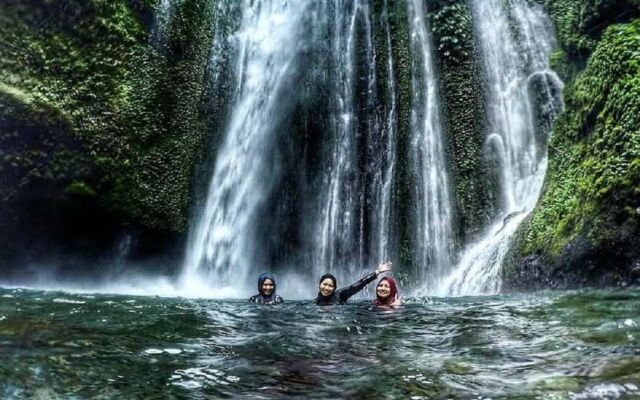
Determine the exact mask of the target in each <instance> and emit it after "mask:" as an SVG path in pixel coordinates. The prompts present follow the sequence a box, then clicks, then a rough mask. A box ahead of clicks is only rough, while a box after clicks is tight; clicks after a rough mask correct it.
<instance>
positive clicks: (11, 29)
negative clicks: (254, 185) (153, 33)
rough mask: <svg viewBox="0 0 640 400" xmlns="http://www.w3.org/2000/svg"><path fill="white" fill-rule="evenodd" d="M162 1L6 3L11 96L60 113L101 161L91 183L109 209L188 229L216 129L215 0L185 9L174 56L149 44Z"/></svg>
mask: <svg viewBox="0 0 640 400" xmlns="http://www.w3.org/2000/svg"><path fill="white" fill-rule="evenodd" d="M157 3H158V2H157V1H151V0H148V1H142V0H135V1H133V0H132V1H123V0H120V1H103V0H92V1H79V0H64V1H60V2H54V3H51V2H48V1H44V0H42V1H36V2H29V3H28V4H21V3H19V2H10V3H8V4H6V3H3V4H2V5H1V6H0V25H2V27H3V29H2V31H0V77H2V78H0V92H4V93H7V94H11V95H12V96H14V97H19V98H20V99H21V101H22V103H23V104H25V105H30V104H31V105H32V104H36V103H38V104H46V105H48V106H49V107H51V108H53V109H56V110H57V111H58V112H59V114H60V115H61V118H62V119H63V120H64V121H65V123H66V128H67V129H68V131H69V133H70V135H71V136H72V137H73V139H74V140H77V141H79V142H80V146H81V147H82V148H83V150H81V151H82V152H83V154H84V155H85V156H86V157H87V158H88V159H89V160H90V162H91V164H92V165H91V167H90V168H86V169H85V172H86V173H87V175H86V176H85V177H84V178H83V180H87V181H91V182H93V184H92V187H93V189H92V190H94V191H95V194H96V196H97V197H98V199H99V202H100V204H101V205H102V207H103V208H104V209H105V210H108V211H110V212H113V213H115V215H118V216H119V217H120V218H121V219H122V221H123V222H130V223H135V224H140V225H144V226H147V227H151V228H154V229H161V230H169V231H181V230H184V229H185V228H186V221H187V209H188V207H189V204H190V193H191V179H192V171H193V167H194V165H195V163H196V162H197V160H198V158H199V156H200V151H201V145H202V142H203V140H204V138H205V134H206V132H207V130H206V123H205V121H204V118H203V117H202V115H201V107H202V99H203V97H204V92H205V86H204V85H205V82H204V69H205V60H206V58H207V55H208V51H209V47H208V45H209V43H210V41H211V34H212V26H211V23H210V21H211V13H212V3H211V2H209V1H197V0H185V1H183V2H180V3H179V4H177V5H176V7H175V15H173V18H172V21H171V25H170V27H171V29H170V31H169V37H170V40H169V43H168V45H167V49H168V53H167V54H164V53H163V52H162V51H161V49H155V48H153V47H152V46H151V45H150V41H149V37H150V29H151V27H152V25H153V23H152V22H153V13H154V7H155V6H156V5H157ZM29 107H31V106H29ZM40 128H42V129H46V122H43V123H42V124H40ZM2 129H3V128H0V130H2ZM0 133H1V132H0ZM25 135H27V136H28V135H29V133H28V132H26V133H25ZM25 140H26V141H29V140H30V139H28V138H25ZM34 160H35V161H34V162H35V163H36V164H37V163H38V162H37V159H34ZM47 165H48V164H47ZM47 168H49V166H48V167H47ZM47 173H49V174H50V173H52V172H42V173H41V175H42V174H47ZM29 176H30V175H29V174H27V175H25V176H24V179H27V180H28V179H29ZM66 185H68V183H66V184H65V186H63V187H61V188H60V189H61V190H63V189H64V188H65V187H66Z"/></svg>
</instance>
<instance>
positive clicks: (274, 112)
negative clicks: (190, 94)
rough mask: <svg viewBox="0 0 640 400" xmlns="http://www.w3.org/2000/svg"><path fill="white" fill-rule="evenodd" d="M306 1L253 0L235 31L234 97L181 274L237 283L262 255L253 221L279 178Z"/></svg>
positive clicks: (220, 283) (247, 3)
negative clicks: (280, 140)
mask: <svg viewBox="0 0 640 400" xmlns="http://www.w3.org/2000/svg"><path fill="white" fill-rule="evenodd" d="M310 4H311V2H310V1H300V0H296V1H283V0H281V1H275V0H274V1H262V2H257V1H251V0H246V1H245V2H244V4H243V6H242V17H241V22H240V26H239V31H238V32H237V33H236V35H235V38H234V40H235V52H236V60H235V67H234V68H235V77H236V90H235V92H236V99H235V104H233V105H232V106H231V107H232V112H231V116H230V119H229V123H228V127H227V129H226V132H225V134H224V139H223V144H222V145H221V147H220V149H219V150H218V153H217V158H216V162H215V167H214V171H213V176H212V178H211V182H210V184H209V192H208V195H207V202H206V205H205V207H204V210H203V212H202V215H201V216H200V218H198V220H197V221H198V222H197V226H196V227H195V229H194V231H193V232H192V234H191V237H190V239H189V246H188V248H187V257H186V261H185V266H184V269H183V271H184V273H183V277H182V278H183V280H185V281H190V280H199V279H202V278H203V277H204V278H206V279H208V280H214V281H215V282H216V285H218V286H233V287H236V288H237V287H239V286H242V284H243V283H244V282H246V281H247V276H248V274H249V272H250V271H251V266H252V264H253V263H254V262H255V259H256V258H257V257H259V252H260V238H258V237H257V234H256V226H257V224H258V221H259V219H260V212H261V210H262V208H263V207H264V206H265V204H264V203H265V200H266V199H267V198H268V196H269V195H270V193H271V191H272V190H273V188H274V186H275V184H276V183H277V182H278V181H279V179H280V176H281V175H282V171H281V169H280V167H279V165H278V162H277V157H276V156H274V153H275V152H276V150H275V149H274V144H275V143H276V141H277V137H278V136H277V135H279V134H280V132H279V129H278V128H279V125H280V123H281V121H282V120H283V118H285V117H286V115H287V114H288V113H290V112H291V108H292V107H291V106H292V104H291V103H292V101H288V99H289V100H290V97H291V96H290V95H288V94H287V92H288V91H290V90H293V88H292V87H291V85H292V84H293V83H294V82H295V79H294V77H295V74H296V72H297V69H298V66H297V61H298V56H299V54H300V51H301V49H302V47H303V44H304V40H303V38H302V32H303V27H304V25H305V21H306V19H305V16H306V14H307V12H308V9H309V6H310Z"/></svg>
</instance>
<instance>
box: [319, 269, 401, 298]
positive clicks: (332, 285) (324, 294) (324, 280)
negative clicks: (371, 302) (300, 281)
mask: <svg viewBox="0 0 640 400" xmlns="http://www.w3.org/2000/svg"><path fill="white" fill-rule="evenodd" d="M391 268H393V264H392V263H391V262H390V261H387V262H385V263H381V264H380V265H379V266H378V268H377V269H376V270H375V271H374V272H372V273H370V274H369V275H367V276H365V277H364V278H362V279H360V280H359V281H357V282H356V283H354V284H352V285H351V286H347V287H343V288H340V289H338V290H336V286H337V285H336V277H335V276H333V275H331V274H324V275H322V277H321V278H320V287H319V290H318V297H316V304H317V305H319V306H330V305H334V304H345V303H346V302H347V300H349V297H351V296H353V295H354V294H356V293H358V292H359V291H361V290H362V289H363V288H364V287H365V286H367V284H369V283H371V282H373V281H374V280H376V278H377V277H378V275H380V274H381V273H383V272H387V271H391Z"/></svg>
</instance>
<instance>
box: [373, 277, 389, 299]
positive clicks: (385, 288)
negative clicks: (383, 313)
mask: <svg viewBox="0 0 640 400" xmlns="http://www.w3.org/2000/svg"><path fill="white" fill-rule="evenodd" d="M376 294H377V295H378V297H379V298H381V299H386V298H387V297H389V295H390V294H391V286H389V282H387V280H386V279H385V280H382V281H380V283H378V286H377V287H376Z"/></svg>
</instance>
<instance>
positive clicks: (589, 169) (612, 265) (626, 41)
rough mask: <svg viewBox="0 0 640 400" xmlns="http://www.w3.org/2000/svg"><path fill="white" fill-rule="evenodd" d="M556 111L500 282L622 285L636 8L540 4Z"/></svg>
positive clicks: (639, 145)
mask: <svg viewBox="0 0 640 400" xmlns="http://www.w3.org/2000/svg"><path fill="white" fill-rule="evenodd" d="M546 3H547V4H546V5H547V7H548V9H549V11H550V15H551V17H552V19H553V20H554V22H555V25H556V28H557V32H558V37H559V41H560V45H561V49H560V50H559V51H558V52H557V53H556V54H555V55H554V59H553V60H552V61H553V63H554V68H555V69H556V70H558V71H559V73H560V74H561V76H562V78H563V79H564V80H565V84H566V86H565V90H564V97H565V107H566V108H565V112H564V113H563V114H561V115H560V117H559V118H558V120H557V121H556V123H555V125H554V129H553V135H552V138H551V142H550V145H549V169H548V172H547V178H546V181H545V185H544V188H543V194H542V197H541V199H540V200H539V202H538V205H537V207H536V209H535V210H534V212H533V213H532V214H531V215H530V216H529V218H528V219H527V221H526V223H525V224H524V225H523V226H522V227H521V228H520V229H519V231H518V233H517V236H516V240H515V242H514V245H513V248H512V249H511V251H510V254H509V257H508V259H507V263H506V266H505V269H504V279H505V285H506V287H507V288H535V287H549V286H550V287H567V286H579V285H583V284H606V285H611V284H626V283H628V282H631V281H634V280H635V279H637V278H638V276H639V272H640V271H639V269H640V19H637V17H638V16H639V15H640V9H639V4H638V2H637V1H636V2H634V1H590V2H582V1H573V0H563V1H555V0H554V1H548V2H546Z"/></svg>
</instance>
